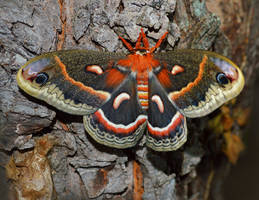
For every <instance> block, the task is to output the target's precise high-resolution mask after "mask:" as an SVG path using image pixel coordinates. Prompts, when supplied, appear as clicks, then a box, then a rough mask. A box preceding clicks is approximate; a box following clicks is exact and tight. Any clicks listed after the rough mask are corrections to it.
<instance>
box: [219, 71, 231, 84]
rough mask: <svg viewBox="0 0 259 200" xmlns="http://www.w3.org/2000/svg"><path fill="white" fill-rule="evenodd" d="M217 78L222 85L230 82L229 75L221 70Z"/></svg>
mask: <svg viewBox="0 0 259 200" xmlns="http://www.w3.org/2000/svg"><path fill="white" fill-rule="evenodd" d="M216 79H217V81H218V83H219V84H222V85H225V84H228V82H229V80H228V78H227V76H226V75H225V74H224V73H221V72H220V73H218V74H217V75H216Z"/></svg>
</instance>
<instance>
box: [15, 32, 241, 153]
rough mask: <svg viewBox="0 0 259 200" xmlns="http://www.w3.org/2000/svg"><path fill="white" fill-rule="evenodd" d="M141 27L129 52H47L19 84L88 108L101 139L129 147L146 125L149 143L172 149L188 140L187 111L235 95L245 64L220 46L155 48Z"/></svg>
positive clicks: (25, 69) (69, 107)
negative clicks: (236, 61)
mask: <svg viewBox="0 0 259 200" xmlns="http://www.w3.org/2000/svg"><path fill="white" fill-rule="evenodd" d="M166 34H167V33H165V34H164V35H163V36H162V37H161V38H160V39H159V40H158V42H157V43H156V45H155V46H154V47H149V42H148V39H147V37H146V35H145V33H144V32H143V30H141V32H140V34H139V38H138V40H137V42H136V45H135V47H134V48H133V47H132V46H131V45H130V44H129V43H128V42H127V41H126V40H125V39H123V38H120V39H121V40H122V41H123V43H124V45H125V46H126V47H127V48H128V50H129V52H130V53H129V54H125V53H112V52H97V51H87V50H63V51H56V52H51V53H46V54H43V55H40V56H38V57H35V58H33V59H31V60H30V61H28V62H27V63H26V64H25V65H24V66H22V67H21V68H20V70H19V71H18V74H17V83H18V85H19V87H20V88H21V89H22V90H24V91H25V92H26V93H28V94H29V95H31V96H33V97H36V98H38V99H41V100H43V101H45V102H47V103H48V104H50V105H52V106H54V107H56V108H57V109H59V110H61V111H64V112H67V113H70V114H73V115H82V116H83V123H84V127H85V129H86V131H87V132H88V133H89V134H90V135H91V136H92V137H93V138H94V140H96V141H97V142H98V143H101V144H104V145H107V146H110V147H115V148H120V149H123V148H129V147H133V146H134V145H136V143H137V142H138V140H139V139H140V138H141V137H142V136H143V134H144V132H146V145H147V146H148V147H150V148H152V149H153V150H155V151H172V150H176V149H178V148H179V147H181V146H182V145H183V144H184V143H185V142H186V140H187V126H186V117H190V118H195V117H202V116H204V115H207V114H209V113H211V112H212V111H214V110H215V109H216V108H218V107H219V106H221V105H222V104H223V103H225V102H226V101H228V100H230V99H232V98H234V97H236V96H237V95H238V94H239V93H240V92H241V90H242V89H243V87H244V83H245V81H244V77H243V74H242V72H241V70H240V69H239V68H238V67H237V65H236V64H234V63H233V62H232V61H231V60H229V59H227V58H226V57H224V56H221V55H219V54H216V53H214V52H210V51H205V50H197V49H195V50H194V49H182V50H176V51H169V52H160V53H159V52H158V53H154V52H155V50H156V49H157V48H158V47H159V46H160V44H161V43H162V41H163V40H164V39H165V37H166Z"/></svg>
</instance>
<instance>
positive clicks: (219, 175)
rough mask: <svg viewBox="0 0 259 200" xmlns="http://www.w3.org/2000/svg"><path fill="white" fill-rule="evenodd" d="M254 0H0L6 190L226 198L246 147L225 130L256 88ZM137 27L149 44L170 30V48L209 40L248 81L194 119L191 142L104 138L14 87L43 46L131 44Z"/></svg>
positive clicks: (41, 195) (54, 195)
mask: <svg viewBox="0 0 259 200" xmlns="http://www.w3.org/2000/svg"><path fill="white" fill-rule="evenodd" d="M256 2H258V1H244V0H235V1H233V2H232V3H229V1H226V0H218V1H212V0H208V1H205V0H192V1H189V0H183V1H180V0H178V1H176V0H167V1H162V0H161V1H160V0H157V1H152V0H110V1H101V0H97V1H96V0H93V1H91V0H90V1H87V0H77V1H74V0H72V1H69V0H49V1H40V0H33V1H25V0H22V1H16V0H9V1H5V0H0V77H1V82H0V108H1V110H0V119H1V120H0V166H1V167H0V175H1V177H5V178H3V179H2V180H0V184H1V188H2V189H0V192H1V197H3V199H62V200H63V199H98V200H100V199H114V200H115V199H135V200H139V199H149V200H153V199H161V200H163V199H176V200H180V199H190V200H194V199H204V200H207V199H217V200H220V199H222V198H223V197H222V188H221V185H222V183H223V181H224V177H225V176H226V175H227V173H228V170H229V169H230V166H231V164H230V162H229V161H228V160H230V161H232V162H235V160H236V159H237V157H238V153H239V151H240V150H241V149H242V147H241V146H242V143H241V141H239V142H237V144H236V146H237V149H238V148H239V149H238V150H236V151H235V150H233V148H234V147H233V148H227V144H228V143H229V142H230V140H228V139H226V134H227V133H231V135H233V134H234V135H236V136H237V137H238V138H239V137H241V136H242V130H243V129H244V127H245V125H246V120H247V118H246V116H248V114H249V103H250V100H249V99H247V98H245V96H246V95H247V94H251V88H252V87H253V82H254V79H255V77H254V75H253V71H254V69H255V67H256V66H257V65H258V56H256V55H257V54H256V55H255V54H254V53H253V52H252V53H251V54H252V55H253V57H252V58H250V57H248V56H246V55H247V54H246V52H247V51H248V52H249V53H250V48H256V45H255V44H254V43H253V42H250V41H249V35H250V32H251V37H250V38H253V37H255V36H254V35H255V33H256V30H255V27H254V26H255V25H253V24H251V22H252V19H253V18H254V17H255V15H254V14H255V13H258V12H256V11H255V7H253V5H255V4H256ZM223 4H224V6H223ZM257 4H258V3H257ZM253 9H254V12H252V10H253ZM237 10H238V12H237ZM212 12H215V13H217V15H218V16H217V15H216V14H214V13H212ZM220 21H221V22H222V23H220ZM257 21H258V20H257ZM253 23H255V21H253ZM257 27H259V26H258V25H257ZM140 28H143V29H144V31H145V32H146V33H147V36H148V39H149V42H150V43H151V45H154V44H155V42H156V41H157V40H158V39H159V38H160V37H161V36H162V35H163V34H164V33H165V31H169V34H168V37H167V40H166V41H165V42H164V44H165V45H164V46H163V47H162V48H161V49H163V50H165V51H166V50H172V49H179V48H197V49H209V50H214V51H216V52H218V53H221V54H224V55H226V56H228V57H232V59H233V60H234V61H235V62H236V63H237V64H238V65H239V66H241V69H242V70H243V71H244V74H245V77H246V80H247V87H246V88H245V89H244V91H243V92H242V95H240V96H239V97H238V100H237V101H236V102H232V103H230V104H228V106H224V108H223V109H220V110H218V111H216V112H214V113H213V114H211V115H210V116H207V117H204V118H201V119H192V120H188V134H189V135H188V141H187V143H186V144H185V145H184V146H183V147H182V148H181V149H180V150H177V151H174V152H164V153H161V152H154V151H151V150H150V149H148V148H146V147H145V144H144V143H145V138H143V139H142V140H141V142H140V143H139V144H138V145H137V146H136V147H134V148H131V149H127V150H118V149H112V148H109V147H106V146H103V145H100V144H97V143H96V142H95V141H94V140H92V139H91V138H90V136H89V135H88V134H87V133H86V132H85V130H84V127H83V124H82V118H81V117H77V116H72V115H68V114H66V113H63V112H62V111H58V110H56V109H55V108H53V107H51V106H49V105H47V104H45V103H44V102H42V101H39V100H36V99H34V98H32V97H30V96H29V95H27V94H25V93H24V92H23V91H21V90H20V89H19V88H18V86H17V83H16V79H15V77H16V72H17V70H18V69H19V68H20V67H21V66H22V65H23V64H25V62H26V61H27V60H28V59H30V58H32V57H34V56H36V55H39V54H41V53H44V52H49V51H54V50H61V49H91V50H96V51H115V52H120V51H125V52H126V51H127V50H126V48H125V47H124V46H123V44H122V43H121V41H119V40H118V36H122V37H124V38H126V39H127V40H129V41H130V42H132V43H134V42H136V40H137V37H138V34H139V31H140ZM251 30H252V31H251ZM257 31H258V30H257ZM257 33H258V32H257ZM251 63H257V65H256V64H255V65H252V66H251V65H249V64H251ZM226 110H227V114H226V112H225V111H226ZM237 113H242V116H243V117H244V116H245V117H244V119H243V118H242V119H240V115H235V114H237ZM219 118H220V119H221V120H222V121H221V122H222V123H226V118H227V119H230V120H231V123H232V126H231V127H230V128H224V127H223V129H222V130H220V131H218V130H215V129H216V128H215V126H213V124H214V125H215V120H216V119H219ZM242 120H243V121H242ZM240 121H241V122H240ZM211 124H212V125H211ZM231 141H233V138H232V139H231ZM233 154H234V155H233ZM10 180H11V181H10Z"/></svg>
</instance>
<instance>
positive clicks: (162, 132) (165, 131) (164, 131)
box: [147, 112, 184, 137]
mask: <svg viewBox="0 0 259 200" xmlns="http://www.w3.org/2000/svg"><path fill="white" fill-rule="evenodd" d="M183 119H184V116H183V115H182V114H181V113H179V112H177V113H176V114H175V116H174V117H173V118H172V120H171V122H170V123H169V124H168V125H167V126H166V127H164V128H158V127H153V126H152V125H151V124H149V123H148V126H147V128H148V132H149V133H150V134H151V135H153V136H156V137H164V136H168V135H169V134H170V132H171V131H174V130H175V129H176V127H177V126H179V125H180V124H181V123H182V120H183Z"/></svg>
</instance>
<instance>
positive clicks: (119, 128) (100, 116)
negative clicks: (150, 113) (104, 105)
mask: <svg viewBox="0 0 259 200" xmlns="http://www.w3.org/2000/svg"><path fill="white" fill-rule="evenodd" d="M94 115H95V117H96V118H97V120H98V121H99V123H101V124H102V125H103V126H104V127H105V128H106V129H107V130H109V131H111V132H114V133H117V134H129V133H132V132H134V131H135V130H136V129H137V128H138V127H139V126H140V125H141V124H143V123H145V121H146V120H147V116H146V115H139V116H138V118H137V119H136V120H135V121H134V122H132V123H130V124H128V125H122V124H114V123H112V122H111V121H109V120H108V119H107V118H106V117H105V115H104V113H103V111H102V110H101V109H99V110H98V111H96V112H95V113H94Z"/></svg>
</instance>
